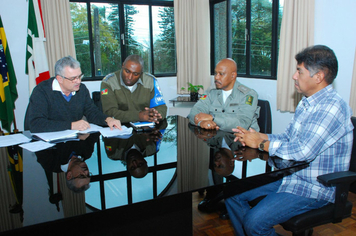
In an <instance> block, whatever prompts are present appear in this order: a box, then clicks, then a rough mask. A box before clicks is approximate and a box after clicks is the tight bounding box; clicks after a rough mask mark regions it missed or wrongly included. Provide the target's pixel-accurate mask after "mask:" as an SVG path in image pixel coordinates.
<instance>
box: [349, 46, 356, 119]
mask: <svg viewBox="0 0 356 236" xmlns="http://www.w3.org/2000/svg"><path fill="white" fill-rule="evenodd" d="M350 107H351V109H352V111H353V116H356V114H355V113H356V48H355V58H354V70H353V73H352V82H351V94H350Z"/></svg>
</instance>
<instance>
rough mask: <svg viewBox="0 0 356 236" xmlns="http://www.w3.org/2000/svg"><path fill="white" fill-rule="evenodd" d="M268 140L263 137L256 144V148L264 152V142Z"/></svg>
mask: <svg viewBox="0 0 356 236" xmlns="http://www.w3.org/2000/svg"><path fill="white" fill-rule="evenodd" d="M267 141H268V140H267V139H265V140H263V141H262V142H261V143H260V144H259V145H258V150H260V151H261V152H264V151H265V150H264V148H265V142H267Z"/></svg>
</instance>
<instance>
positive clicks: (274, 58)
mask: <svg viewBox="0 0 356 236" xmlns="http://www.w3.org/2000/svg"><path fill="white" fill-rule="evenodd" d="M245 1H246V29H247V30H248V38H249V39H250V38H251V1H252V0H245ZM222 2H226V4H227V6H226V21H227V22H226V28H227V29H226V31H227V39H226V42H227V47H226V50H227V51H226V55H227V57H230V58H231V57H232V26H231V22H232V16H231V0H210V16H211V17H210V30H211V32H212V33H211V65H212V66H211V74H212V75H214V69H215V65H216V64H217V63H218V61H215V35H214V32H215V25H214V22H215V14H214V6H215V4H218V3H222ZM278 20H279V0H272V39H271V41H272V42H271V68H270V69H271V75H270V76H264V75H251V71H250V69H251V40H247V42H246V73H245V74H241V73H239V70H238V72H237V76H238V77H242V78H256V79H271V80H276V79H277V66H278V33H279V31H278V24H279V21H278Z"/></svg>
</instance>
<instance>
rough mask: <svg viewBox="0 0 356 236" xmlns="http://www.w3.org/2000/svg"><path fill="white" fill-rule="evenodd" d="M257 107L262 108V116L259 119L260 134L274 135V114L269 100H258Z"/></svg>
mask: <svg viewBox="0 0 356 236" xmlns="http://www.w3.org/2000/svg"><path fill="white" fill-rule="evenodd" d="M257 106H259V107H260V116H259V118H258V119H257V123H258V126H259V127H260V132H261V133H265V134H271V133H272V114H271V107H270V105H269V102H268V101H267V100H262V99H258V103H257Z"/></svg>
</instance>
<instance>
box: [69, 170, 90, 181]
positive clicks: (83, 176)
mask: <svg viewBox="0 0 356 236" xmlns="http://www.w3.org/2000/svg"><path fill="white" fill-rule="evenodd" d="M92 176H93V174H92V173H91V172H89V174H88V175H86V174H82V173H80V174H79V175H78V176H76V177H73V178H71V179H70V180H73V179H86V178H91V177H92Z"/></svg>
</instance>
